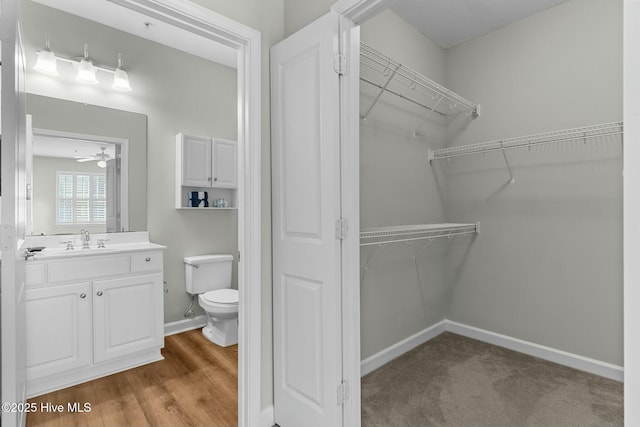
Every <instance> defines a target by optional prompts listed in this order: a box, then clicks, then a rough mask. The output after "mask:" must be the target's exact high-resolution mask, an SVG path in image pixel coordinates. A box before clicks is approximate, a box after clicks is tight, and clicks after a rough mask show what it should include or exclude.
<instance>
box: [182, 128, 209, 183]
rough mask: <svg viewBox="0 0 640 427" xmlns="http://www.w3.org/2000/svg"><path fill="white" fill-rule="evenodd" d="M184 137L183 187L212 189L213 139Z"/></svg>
mask: <svg viewBox="0 0 640 427" xmlns="http://www.w3.org/2000/svg"><path fill="white" fill-rule="evenodd" d="M181 135H182V185H186V186H190V187H211V138H202V137H199V136H190V135H184V134H181Z"/></svg>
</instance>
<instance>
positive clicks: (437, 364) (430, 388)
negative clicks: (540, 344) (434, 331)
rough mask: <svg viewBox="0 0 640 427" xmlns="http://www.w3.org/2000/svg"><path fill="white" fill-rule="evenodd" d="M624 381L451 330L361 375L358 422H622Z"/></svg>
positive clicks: (476, 425)
mask: <svg viewBox="0 0 640 427" xmlns="http://www.w3.org/2000/svg"><path fill="white" fill-rule="evenodd" d="M623 424H624V422H623V385H622V383H619V382H617V381H612V380H608V379H605V378H602V377H598V376H595V375H591V374H587V373H584V372H581V371H577V370H575V369H571V368H567V367H564V366H560V365H557V364H554V363H551V362H547V361H544V360H542V359H538V358H535V357H531V356H526V355H523V354H521V353H517V352H514V351H511V350H507V349H504V348H501V347H497V346H493V345H490V344H486V343H482V342H480V341H476V340H472V339H469V338H465V337H462V336H459V335H455V334H452V333H448V332H446V333H444V334H441V335H439V336H437V337H436V338H434V339H432V340H431V341H429V342H427V343H425V344H423V345H421V346H419V347H417V348H415V349H413V350H411V351H410V352H408V353H406V354H404V355H402V356H401V357H399V358H398V359H395V360H393V361H392V362H390V363H388V364H386V365H385V366H383V367H382V368H380V369H378V370H377V371H374V372H372V373H370V374H368V375H366V376H365V377H364V378H362V427H428V426H438V427H445V426H446V427H521V426H522V427H524V426H527V427H529V426H531V427H533V426H535V427H591V426H592V427H610V426H617V427H622V426H623Z"/></svg>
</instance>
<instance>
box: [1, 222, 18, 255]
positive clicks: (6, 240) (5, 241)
mask: <svg viewBox="0 0 640 427" xmlns="http://www.w3.org/2000/svg"><path fill="white" fill-rule="evenodd" d="M14 244H15V236H14V228H13V226H12V225H2V228H1V229H0V249H2V250H3V251H8V250H10V249H11V248H12V247H13V245H14Z"/></svg>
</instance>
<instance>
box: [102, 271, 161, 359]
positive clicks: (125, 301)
mask: <svg viewBox="0 0 640 427" xmlns="http://www.w3.org/2000/svg"><path fill="white" fill-rule="evenodd" d="M93 298H94V313H93V314H94V316H93V319H94V362H95V363H99V362H102V361H105V360H109V359H114V358H116V357H121V356H125V355H128V354H131V353H135V352H137V351H143V350H148V349H153V348H156V347H161V346H162V345H163V342H164V338H163V332H164V310H163V294H162V275H161V274H151V275H145V276H134V277H125V278H121V279H112V280H101V281H96V282H94V283H93Z"/></svg>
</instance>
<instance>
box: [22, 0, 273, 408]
mask: <svg viewBox="0 0 640 427" xmlns="http://www.w3.org/2000/svg"><path fill="white" fill-rule="evenodd" d="M195 2H196V3H198V4H200V5H202V6H203V7H206V8H208V9H210V10H213V11H215V12H217V13H220V14H222V15H224V16H227V17H228V18H231V19H233V20H236V21H238V22H240V23H242V24H245V25H247V26H249V27H251V28H254V29H256V30H258V31H260V33H261V42H262V51H261V55H262V74H261V75H262V82H261V83H262V105H261V107H262V117H261V122H262V145H263V149H262V153H261V154H262V195H263V196H262V212H263V215H262V239H261V242H262V243H261V245H262V248H261V249H262V277H261V286H262V295H263V298H262V299H263V303H262V307H261V309H262V404H263V407H268V406H270V405H271V404H272V403H273V393H272V389H273V385H272V384H273V380H272V338H271V336H272V335H271V214H270V213H271V185H270V181H271V179H270V176H271V172H270V159H271V155H270V142H269V141H270V123H269V121H270V113H269V72H268V69H269V48H270V47H271V46H272V45H274V44H275V43H277V42H278V41H280V40H281V39H282V38H283V36H284V0H247V1H243V2H229V1H226V0H196V1H195ZM23 7H24V15H25V16H26V19H27V20H29V19H31V20H34V22H35V23H36V25H30V26H29V27H30V28H25V33H27V34H26V35H25V39H27V41H28V42H29V45H28V46H27V47H29V46H32V48H31V50H30V51H31V55H33V49H34V48H37V49H41V48H42V43H43V40H44V37H45V34H47V35H49V36H50V37H51V40H52V47H53V49H54V50H57V49H58V48H62V47H63V46H65V44H64V43H63V40H67V41H68V43H69V44H68V47H66V48H68V49H73V51H71V50H70V51H69V54H71V55H75V54H77V53H78V52H79V49H81V48H82V42H83V41H88V42H89V43H90V49H91V50H90V53H91V56H92V57H93V58H94V59H96V60H99V59H103V58H102V54H101V53H100V50H101V48H100V46H103V47H104V46H105V40H109V45H112V46H109V48H108V53H105V54H104V55H105V57H104V61H105V62H108V63H111V62H112V61H113V59H114V58H113V55H112V50H113V49H115V46H117V49H118V51H122V52H124V54H125V61H126V66H127V69H128V70H129V71H130V72H129V75H130V78H131V84H132V85H137V87H136V88H135V92H134V93H132V94H129V95H123V94H114V93H112V92H104V93H102V94H94V95H93V96H89V95H88V94H87V93H85V92H79V91H78V90H77V89H76V90H73V87H76V88H77V86H76V85H74V86H73V87H72V86H70V85H66V86H61V85H59V84H56V86H55V87H50V86H48V85H49V84H50V83H51V80H49V81H48V82H40V83H44V84H38V81H34V80H33V78H32V77H35V76H33V75H30V76H28V81H27V84H28V86H29V87H37V88H38V89H37V91H38V93H42V94H45V95H49V96H51V95H53V96H59V97H62V96H65V97H72V98H73V99H74V100H78V101H84V100H87V101H88V102H90V103H92V104H98V105H106V106H111V107H113V108H122V109H126V110H129V111H136V112H141V113H144V114H147V115H148V116H149V149H150V154H149V158H148V163H149V172H148V181H149V183H148V192H149V194H148V197H147V200H148V205H149V215H148V227H149V231H150V234H151V238H152V240H154V241H157V242H159V243H162V242H167V243H169V245H170V246H174V249H173V250H172V251H171V253H169V252H168V253H167V261H166V263H165V269H166V270H165V271H166V273H167V280H168V281H169V283H168V286H169V295H168V296H167V307H168V308H167V312H166V313H165V320H166V321H172V320H178V319H180V318H182V312H183V311H184V308H186V302H187V299H188V298H187V296H186V294H185V293H184V292H183V289H184V279H183V276H184V274H183V273H182V272H183V271H184V270H183V267H182V264H181V261H180V260H181V259H182V257H183V256H184V255H187V254H188V253H187V252H186V248H187V246H188V247H189V248H191V249H190V251H193V253H206V252H227V251H228V252H229V253H234V252H232V251H234V250H235V247H234V246H232V243H231V242H232V241H233V242H236V241H237V239H236V238H235V234H234V233H235V230H236V228H237V224H236V222H237V221H236V216H235V213H232V212H229V211H227V212H222V211H220V212H189V213H187V214H182V213H180V214H178V213H177V212H176V211H175V209H174V207H173V197H174V196H173V194H174V187H173V185H174V183H173V176H174V174H173V171H174V169H173V168H174V165H173V161H174V159H173V151H172V150H174V148H173V147H174V145H173V144H174V142H173V137H174V135H175V133H177V132H179V131H186V130H187V128H189V129H191V131H193V132H194V133H199V134H203V135H208V134H212V135H213V136H218V137H222V138H229V139H234V138H235V137H236V126H235V120H236V108H235V90H236V82H235V70H230V69H226V67H219V66H215V65H213V64H210V63H206V61H199V60H198V61H199V64H198V66H197V67H196V66H195V65H194V66H187V67H185V66H184V64H185V63H186V64H189V63H190V61H191V60H192V59H194V60H195V58H191V57H189V55H183V54H181V53H180V52H177V51H173V50H171V49H167V48H165V47H162V46H159V45H153V44H150V45H149V44H140V43H143V41H140V42H132V41H131V39H128V38H127V37H128V36H125V35H122V34H118V32H116V31H114V30H111V29H108V28H105V27H100V28H101V29H100V30H98V29H97V28H96V26H95V24H93V23H90V24H87V25H83V28H84V34H85V36H84V40H80V41H78V38H77V37H76V36H74V35H67V34H68V33H69V31H68V29H67V28H66V27H65V26H64V25H58V24H57V20H58V19H62V18H61V17H60V16H59V14H58V13H57V12H55V11H53V10H50V9H47V8H43V7H40V6H37V5H35V4H33V3H32V2H30V1H29V2H24V4H23ZM74 21H77V20H74ZM48 22H53V23H54V25H50V24H48ZM103 31H105V32H103ZM144 43H148V42H144ZM60 53H65V52H64V51H60ZM27 55H29V50H28V52H27ZM156 55H161V58H162V60H160V58H158V57H157V56H156ZM154 56H156V59H153V57H154ZM30 61H33V58H31V59H30ZM32 64H33V62H30V63H29V66H32ZM202 67H204V68H202ZM136 76H140V79H138V78H136ZM202 76H206V77H207V78H206V80H205V82H206V84H207V86H206V87H203V84H204V83H202V82H201V81H198V80H197V79H198V78H202ZM177 77H184V78H183V79H182V81H183V82H186V83H192V86H193V87H192V88H191V90H190V91H187V92H184V91H183V90H182V88H180V87H178V84H177V82H176V78H177ZM39 78H40V77H39V76H38V77H37V79H39ZM30 91H31V90H30ZM211 93H215V96H208V97H206V99H203V98H205V97H204V95H207V94H211ZM176 99H177V101H176ZM230 100H231V101H230ZM230 102H233V105H230V104H229V103H230ZM164 109H166V110H164ZM203 112H206V113H207V116H206V118H204V119H201V118H200V117H199V114H202V113H203ZM193 123H195V124H198V125H200V126H202V127H200V128H199V127H198V126H196V125H195V124H194V125H192V124H193ZM168 127H175V128H172V129H167V128H168ZM214 132H215V133H214ZM152 149H153V150H155V151H153V152H151V150H152ZM194 229H196V230H197V232H192V230H194ZM232 234H233V235H232ZM176 242H178V243H176ZM235 273H236V272H235V271H234V277H235Z"/></svg>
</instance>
